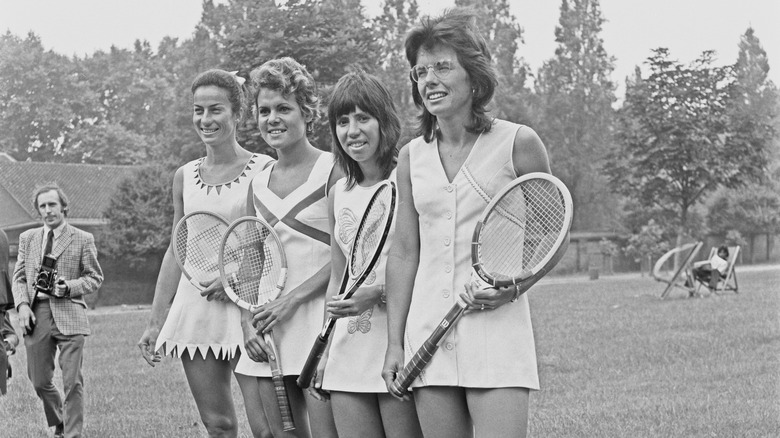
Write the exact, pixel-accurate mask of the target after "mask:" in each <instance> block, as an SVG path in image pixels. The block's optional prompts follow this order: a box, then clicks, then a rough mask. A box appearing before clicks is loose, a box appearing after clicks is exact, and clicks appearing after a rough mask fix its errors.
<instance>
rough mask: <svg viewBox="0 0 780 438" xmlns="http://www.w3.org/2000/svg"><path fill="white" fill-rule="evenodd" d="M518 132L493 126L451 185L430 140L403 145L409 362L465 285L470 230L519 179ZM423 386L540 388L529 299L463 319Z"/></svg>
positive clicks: (435, 359)
mask: <svg viewBox="0 0 780 438" xmlns="http://www.w3.org/2000/svg"><path fill="white" fill-rule="evenodd" d="M520 129H523V127H522V126H520V125H516V124H514V123H510V122H506V121H503V120H495V121H494V123H493V126H492V129H491V130H490V131H489V132H485V133H483V134H482V135H480V137H479V138H478V139H477V141H476V143H475V144H474V147H473V148H472V150H471V152H470V154H469V156H468V158H467V159H466V161H465V163H464V164H463V166H462V167H461V169H460V170H459V171H458V173H457V174H456V175H455V177H454V178H453V180H452V181H451V182H450V181H449V180H448V179H447V175H446V173H445V172H444V167H443V166H442V164H441V160H440V158H439V154H438V142H437V141H436V140H435V139H434V141H432V142H431V143H426V142H425V141H424V140H423V139H422V138H417V139H414V140H412V141H411V142H410V144H409V146H408V147H409V159H410V172H411V180H412V193H413V196H414V207H415V209H416V210H417V213H418V214H419V227H420V228H419V233H420V262H419V268H418V270H417V276H416V278H415V283H414V290H413V293H412V302H411V305H410V308H409V314H408V317H407V322H406V332H405V339H404V345H405V351H406V356H407V360H409V359H411V357H412V356H413V355H414V353H415V352H416V351H417V349H418V348H419V347H420V346H421V345H422V343H423V342H424V341H425V339H426V338H427V337H428V336H429V335H430V334H431V333H432V332H433V330H434V329H435V328H436V326H437V325H438V324H439V322H440V321H441V320H442V318H443V317H444V315H445V314H446V313H447V312H448V311H449V310H450V309H451V308H452V306H453V305H454V304H455V300H456V299H457V297H458V295H459V294H460V293H461V292H463V290H464V285H465V284H466V283H467V282H469V281H470V278H471V272H472V268H471V239H472V235H473V232H474V226H475V224H476V221H477V220H478V218H479V216H480V215H481V213H482V211H483V210H484V209H485V207H486V206H487V204H488V202H490V199H491V198H492V197H493V196H494V195H495V194H496V193H497V192H498V191H499V190H500V189H501V188H503V187H504V186H505V185H506V184H508V183H509V182H510V181H512V180H513V179H515V178H516V177H517V175H515V170H514V166H513V164H512V149H513V145H514V139H515V136H516V134H517V131H518V130H520ZM429 385H431V386H433V385H438V386H461V387H472V388H499V387H524V388H530V389H539V377H538V374H537V366H536V349H535V346H534V336H533V330H532V327H531V316H530V310H529V307H528V297H527V295H526V294H523V295H521V296H520V299H518V300H517V301H516V302H514V303H507V304H506V305H503V306H501V307H499V308H498V309H495V310H490V311H484V312H468V313H467V314H465V315H464V316H463V317H462V318H461V319H460V321H459V322H458V324H457V325H455V326H454V327H453V328H452V330H451V331H450V333H449V334H448V335H447V336H446V337H445V338H444V339H443V340H442V343H441V346H440V348H439V350H438V351H437V352H436V354H435V355H434V356H433V359H432V360H431V362H430V363H429V364H428V366H427V368H426V369H425V370H424V371H423V372H422V374H421V375H420V378H418V379H417V380H415V382H414V384H413V386H429Z"/></svg>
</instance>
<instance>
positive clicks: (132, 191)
mask: <svg viewBox="0 0 780 438" xmlns="http://www.w3.org/2000/svg"><path fill="white" fill-rule="evenodd" d="M172 181H173V171H172V169H171V168H170V167H166V166H164V165H160V164H155V165H149V166H146V167H144V168H142V169H140V170H139V171H138V172H136V173H135V175H134V176H133V177H131V178H128V179H126V180H124V181H122V182H121V183H120V184H119V186H118V187H117V189H116V193H115V195H114V196H113V197H112V198H111V202H110V204H109V206H108V208H107V209H106V211H105V212H104V213H103V215H104V216H105V218H106V219H108V220H109V225H108V230H107V231H106V232H105V234H104V235H103V236H101V237H102V239H101V240H102V241H104V242H105V243H106V252H107V253H108V254H107V255H108V256H110V257H113V258H115V259H117V260H125V261H126V262H127V263H128V265H129V266H130V267H132V268H138V267H141V266H143V263H144V262H145V261H146V260H147V259H149V258H150V257H153V258H158V259H160V260H161V259H162V256H163V254H165V251H166V249H167V248H168V244H169V242H170V235H171V218H172V217H173V203H172V202H171V199H172V198H173V194H172V192H171V187H172V183H171V182H172Z"/></svg>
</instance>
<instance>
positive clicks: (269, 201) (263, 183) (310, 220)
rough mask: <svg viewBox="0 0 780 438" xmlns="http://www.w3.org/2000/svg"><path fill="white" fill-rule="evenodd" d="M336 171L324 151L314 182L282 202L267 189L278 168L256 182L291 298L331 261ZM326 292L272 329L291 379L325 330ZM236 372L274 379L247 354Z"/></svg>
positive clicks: (260, 210)
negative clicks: (331, 186)
mask: <svg viewBox="0 0 780 438" xmlns="http://www.w3.org/2000/svg"><path fill="white" fill-rule="evenodd" d="M332 170H333V154H331V153H330V152H323V153H322V154H321V155H320V156H319V157H318V158H317V162H316V163H315V164H314V167H313V168H312V170H311V173H310V174H309V178H308V179H307V180H306V182H304V183H303V184H301V185H300V186H299V187H297V188H296V189H295V190H294V191H293V192H292V193H290V194H288V195H287V196H285V197H284V198H280V197H279V196H277V195H276V193H274V192H272V191H271V190H270V189H269V188H268V181H269V179H270V177H271V172H272V171H273V166H269V167H268V168H267V169H265V170H263V171H262V172H260V173H259V174H258V175H257V176H256V177H255V178H254V180H253V181H252V192H253V194H254V204H255V210H256V211H257V215H258V216H261V217H262V218H263V219H265V220H266V222H268V223H269V224H270V225H271V226H272V227H274V230H276V233H277V234H278V235H279V239H280V240H281V242H282V247H283V248H284V252H285V255H286V256H287V268H288V271H287V282H286V284H285V287H284V290H282V295H286V294H288V293H290V292H291V291H292V290H294V289H295V288H296V287H298V286H299V285H300V284H301V283H303V282H304V281H305V280H307V279H309V278H310V277H311V276H312V275H314V274H315V273H317V271H319V270H320V269H321V268H322V267H323V266H325V265H326V264H327V263H329V262H330V232H329V230H328V228H329V226H328V201H327V197H326V195H327V186H328V178H330V173H331V171H332ZM326 289H327V288H326V287H323V289H322V293H321V294H319V295H318V296H317V297H316V298H315V299H313V300H310V301H308V302H306V303H303V304H301V305H300V306H299V307H298V309H297V310H296V311H295V312H294V313H293V314H292V316H291V317H290V319H288V320H287V321H284V322H282V323H281V324H278V325H276V326H275V327H274V329H273V335H274V340H275V341H276V346H277V347H278V348H279V358H278V359H279V362H280V365H281V368H282V371H283V372H284V374H285V375H287V376H295V375H300V373H301V369H303V364H304V363H305V362H306V358H307V357H308V355H309V349H310V348H311V345H312V344H313V343H314V339H315V338H316V337H317V334H318V333H319V332H320V330H321V329H322V324H323V322H324V308H325V307H324V306H325V292H326ZM236 372H237V373H240V374H247V375H253V376H260V377H270V376H271V369H270V367H269V366H268V363H267V362H254V361H253V360H252V359H250V358H249V356H248V355H247V354H242V355H241V357H240V358H239V360H238V364H237V365H236Z"/></svg>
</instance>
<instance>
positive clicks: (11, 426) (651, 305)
mask: <svg viewBox="0 0 780 438" xmlns="http://www.w3.org/2000/svg"><path fill="white" fill-rule="evenodd" d="M737 272H738V275H739V282H740V293H739V294H738V295H735V294H733V293H728V294H724V295H722V296H711V297H707V298H696V299H688V298H684V297H683V294H681V293H680V292H673V293H672V294H671V296H670V297H669V298H668V299H666V300H660V299H659V298H658V296H659V295H660V293H661V291H662V290H663V285H662V284H661V283H656V282H654V281H653V280H651V279H649V278H647V277H645V278H640V277H638V276H615V277H604V276H602V277H601V279H600V280H597V281H589V280H586V279H582V278H579V277H577V278H565V279H561V278H550V279H547V280H546V281H544V282H543V283H540V284H538V285H537V286H535V287H534V288H533V289H532V290H531V292H530V300H531V306H532V318H533V323H534V330H535V333H536V341H537V344H536V349H537V356H538V360H539V374H540V379H541V385H542V390H541V391H538V392H534V393H532V396H531V411H530V425H529V436H531V437H578V438H579V437H775V436H780V266H775V267H774V268H772V269H759V270H756V269H747V268H745V269H743V270H740V267H737ZM147 318H148V310H134V309H133V308H125V309H122V308H119V307H114V308H102V309H100V308H99V309H98V310H96V311H92V312H91V314H90V322H91V324H92V328H93V332H94V335H93V336H90V337H89V338H88V340H87V350H86V357H85V366H84V374H85V381H86V383H85V393H86V397H87V399H86V403H87V406H86V427H85V434H86V436H88V437H125V436H127V437H130V436H132V437H155V436H160V437H189V436H204V435H205V433H204V429H203V427H202V425H201V424H200V420H199V418H198V415H197V410H196V409H195V405H194V402H193V401H192V397H191V396H190V393H189V390H188V388H187V384H186V382H185V380H184V374H183V371H182V368H181V365H180V364H179V362H178V361H177V360H173V359H165V360H163V362H162V363H161V364H160V365H158V366H157V367H156V368H150V367H149V366H147V365H146V364H145V363H144V362H143V360H142V359H141V357H140V355H139V353H138V351H137V347H136V346H135V343H136V342H137V340H138V338H139V337H140V334H141V332H142V329H143V326H144V324H145V323H146V320H147ZM311 342H312V340H308V339H307V340H302V345H305V346H306V348H308V346H309V345H310V344H311ZM11 362H12V364H13V366H14V371H15V376H14V378H13V379H12V380H11V381H10V382H9V391H8V392H9V393H8V395H7V396H6V397H2V398H0V431H1V432H0V435H2V436H8V437H40V436H49V435H50V434H51V429H47V428H46V426H45V419H44V416H43V410H42V408H41V405H40V403H39V402H38V400H37V399H36V397H35V394H34V392H33V390H32V386H31V384H30V382H29V381H28V380H27V377H26V372H25V353H24V348H23V347H22V348H20V349H19V351H18V352H17V354H16V355H15V356H12V357H11ZM57 376H59V372H58V373H57ZM58 384H59V381H58ZM233 386H234V388H233V389H234V394H235V399H236V404H237V408H238V409H239V414H240V415H239V419H240V420H241V422H242V428H241V433H240V434H241V436H249V428H248V426H247V424H246V421H245V418H243V417H244V413H243V407H242V405H241V398H240V396H239V394H238V388H237V385H235V384H234V385H233Z"/></svg>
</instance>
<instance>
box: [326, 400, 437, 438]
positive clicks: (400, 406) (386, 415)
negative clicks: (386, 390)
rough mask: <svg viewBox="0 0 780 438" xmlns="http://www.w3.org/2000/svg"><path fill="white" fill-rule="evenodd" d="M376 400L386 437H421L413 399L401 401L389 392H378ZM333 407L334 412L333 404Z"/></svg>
mask: <svg viewBox="0 0 780 438" xmlns="http://www.w3.org/2000/svg"><path fill="white" fill-rule="evenodd" d="M377 400H378V401H379V412H381V414H382V423H383V424H384V429H385V436H386V437H387V438H407V437H408V438H422V436H423V434H422V429H421V428H420V420H419V419H418V418H417V409H416V408H415V406H414V401H401V400H398V399H397V398H395V397H393V396H392V395H390V394H378V395H377ZM333 409H334V414H335V409H336V408H335V404H334V408H333Z"/></svg>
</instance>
